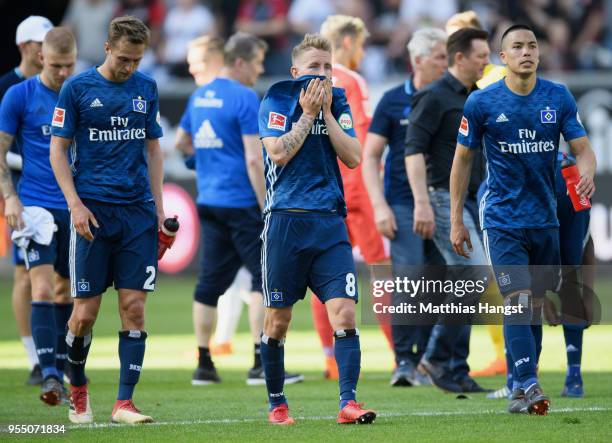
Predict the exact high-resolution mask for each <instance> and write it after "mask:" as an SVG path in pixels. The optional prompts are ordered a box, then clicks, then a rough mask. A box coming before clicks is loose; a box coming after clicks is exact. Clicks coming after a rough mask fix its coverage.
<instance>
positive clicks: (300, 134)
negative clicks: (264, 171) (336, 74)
mask: <svg viewBox="0 0 612 443" xmlns="http://www.w3.org/2000/svg"><path fill="white" fill-rule="evenodd" d="M324 94H325V90H324V88H323V82H321V80H320V79H318V78H316V79H314V80H311V81H310V83H309V84H308V87H307V88H306V90H305V91H304V90H303V89H302V91H301V92H300V106H301V107H302V110H303V113H302V116H301V117H300V119H299V120H298V121H297V122H296V123H295V125H294V126H293V128H291V130H290V131H289V132H287V133H286V134H283V135H282V136H280V137H265V138H263V139H262V142H263V144H264V147H265V148H266V152H267V153H268V156H269V157H270V158H271V159H272V161H273V162H274V163H276V164H277V165H279V166H284V165H286V164H287V163H288V162H289V161H290V160H291V159H292V158H293V157H295V155H296V154H297V153H298V152H299V150H300V149H301V148H302V146H303V145H304V140H306V137H307V136H308V134H309V133H310V128H311V127H312V124H313V123H314V120H315V117H316V116H317V114H318V113H319V111H320V110H321V105H322V104H323V97H324Z"/></svg>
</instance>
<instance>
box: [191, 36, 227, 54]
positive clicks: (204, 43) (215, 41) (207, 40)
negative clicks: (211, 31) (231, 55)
mask: <svg viewBox="0 0 612 443" xmlns="http://www.w3.org/2000/svg"><path fill="white" fill-rule="evenodd" d="M224 46H225V42H224V41H223V39H222V38H220V37H212V36H210V35H203V36H201V37H198V38H195V39H193V40H191V41H190V42H189V46H188V48H189V49H200V48H202V49H205V50H206V51H212V52H217V53H219V54H223V47H224Z"/></svg>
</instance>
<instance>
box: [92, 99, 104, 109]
mask: <svg viewBox="0 0 612 443" xmlns="http://www.w3.org/2000/svg"><path fill="white" fill-rule="evenodd" d="M102 106H104V105H103V104H102V102H101V101H100V99H99V98H98V97H96V98H95V99H94V101H92V102H91V104H90V105H89V107H90V108H101V107H102Z"/></svg>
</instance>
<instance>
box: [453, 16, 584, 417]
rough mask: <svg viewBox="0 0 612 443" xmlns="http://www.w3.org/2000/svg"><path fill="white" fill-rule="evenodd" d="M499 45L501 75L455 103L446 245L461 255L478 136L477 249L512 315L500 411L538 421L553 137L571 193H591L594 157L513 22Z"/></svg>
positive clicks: (530, 37) (532, 45)
mask: <svg viewBox="0 0 612 443" xmlns="http://www.w3.org/2000/svg"><path fill="white" fill-rule="evenodd" d="M501 46H502V50H501V52H500V57H501V60H502V62H503V63H504V64H505V65H506V66H507V70H508V71H507V76H506V78H505V79H502V80H500V81H498V82H496V83H493V84H492V85H491V86H489V87H488V88H486V89H484V90H482V91H477V92H475V93H473V94H472V95H470V97H469V98H468V101H467V102H466V104H465V107H464V116H463V118H462V120H461V125H460V127H459V133H458V137H457V142H458V143H457V150H456V152H455V157H454V161H453V167H452V171H451V224H452V228H451V237H450V240H451V242H452V244H453V247H454V249H455V251H456V252H457V253H458V254H459V255H462V256H467V255H468V253H469V252H468V251H469V248H470V246H471V243H470V237H469V234H468V231H467V230H466V228H465V226H464V224H463V219H462V209H463V205H464V199H465V190H466V187H467V178H468V176H469V170H470V168H471V163H472V159H473V156H474V150H475V149H478V148H480V147H481V140H484V151H485V154H486V157H487V160H488V177H487V180H488V185H487V187H488V190H487V192H486V193H485V194H484V195H483V197H482V199H481V202H480V209H481V219H482V224H483V229H484V240H485V247H486V249H487V253H488V257H489V260H490V262H491V264H492V266H493V271H494V273H495V276H496V278H497V281H498V284H499V287H500V290H501V292H502V295H504V303H505V305H507V306H511V307H513V309H514V310H515V313H513V314H512V315H509V316H505V317H504V338H505V342H506V347H507V349H508V350H509V352H510V355H511V357H512V360H513V361H514V367H513V371H514V374H513V384H514V386H513V392H512V396H511V400H510V404H509V408H508V409H509V411H510V412H514V413H527V412H528V413H531V414H538V415H544V414H546V413H547V411H548V407H549V402H550V401H549V398H548V397H547V396H546V395H545V394H544V393H543V391H542V389H541V387H540V385H539V383H538V378H537V374H536V366H537V361H538V356H539V353H540V350H541V346H542V326H541V319H540V318H539V317H540V313H541V307H542V304H543V301H542V297H543V294H544V292H545V290H546V289H549V288H553V287H554V285H555V284H558V281H555V274H556V273H555V272H554V266H555V265H558V264H559V263H560V256H559V227H558V226H559V222H558V220H557V214H556V194H555V172H556V168H557V166H556V157H557V152H558V146H559V138H560V135H561V134H562V135H563V137H564V139H565V140H566V141H567V142H568V143H569V145H570V149H571V151H572V153H573V154H574V155H575V156H576V160H577V165H578V168H579V170H580V174H581V179H580V182H579V184H578V185H577V188H576V190H577V192H578V194H579V195H580V196H582V197H587V198H589V197H591V195H592V194H593V192H594V190H595V185H594V182H593V177H594V174H595V166H596V160H595V155H594V153H593V150H592V149H591V146H590V143H589V140H588V138H587V137H586V132H585V130H584V128H583V127H582V124H581V123H580V121H579V119H578V113H577V109H576V103H575V101H574V98H573V97H572V95H571V94H570V93H569V91H568V90H567V88H565V87H564V86H562V85H559V84H556V83H553V82H550V81H547V80H544V79H541V78H538V77H537V74H536V69H537V67H538V59H539V52H538V43H537V40H536V37H535V35H534V33H533V31H532V30H531V29H530V28H529V27H528V26H524V25H514V26H512V27H510V28H509V29H508V30H506V31H505V32H504V34H503V36H502V42H501ZM465 245H467V247H468V251H466V249H465ZM528 265H540V266H538V268H540V269H539V270H538V275H531V273H530V270H529V268H528ZM542 265H543V266H542ZM551 268H552V272H551ZM557 280H558V277H557Z"/></svg>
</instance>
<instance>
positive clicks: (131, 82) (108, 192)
mask: <svg viewBox="0 0 612 443" xmlns="http://www.w3.org/2000/svg"><path fill="white" fill-rule="evenodd" d="M51 126H52V128H51V132H52V134H53V135H56V136H59V137H64V138H69V139H73V143H72V152H71V155H72V168H73V176H74V184H75V187H76V190H77V193H78V194H79V197H81V198H87V199H91V200H96V201H101V202H108V203H118V204H132V203H136V202H142V201H148V200H152V199H153V197H152V195H151V189H150V185H149V174H148V169H147V156H146V143H145V142H146V140H147V139H155V138H160V137H161V136H162V129H161V126H160V124H159V103H158V97H157V85H156V84H155V81H154V80H153V79H151V78H149V77H147V76H145V75H144V74H141V73H140V72H135V73H134V74H133V75H132V76H131V77H130V78H129V79H128V80H126V81H125V82H121V83H116V82H111V81H109V80H107V79H105V78H104V77H103V76H102V75H101V74H100V73H99V72H98V70H97V68H91V69H89V70H87V71H85V72H83V73H81V74H79V75H77V76H75V77H73V78H72V79H69V80H67V81H66V82H65V83H64V85H63V86H62V89H61V91H60V95H59V100H58V102H57V106H56V108H55V112H54V114H53V120H52V123H51Z"/></svg>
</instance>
